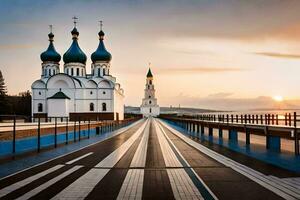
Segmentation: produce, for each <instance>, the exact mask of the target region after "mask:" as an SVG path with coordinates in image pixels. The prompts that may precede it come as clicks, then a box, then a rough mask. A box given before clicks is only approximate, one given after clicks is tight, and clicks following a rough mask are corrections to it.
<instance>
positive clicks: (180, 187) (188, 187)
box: [167, 168, 204, 200]
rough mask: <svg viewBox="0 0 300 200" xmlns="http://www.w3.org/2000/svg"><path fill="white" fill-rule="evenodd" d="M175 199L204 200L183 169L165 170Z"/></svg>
mask: <svg viewBox="0 0 300 200" xmlns="http://www.w3.org/2000/svg"><path fill="white" fill-rule="evenodd" d="M167 173H168V176H169V179H170V184H171V187H172V191H173V194H174V197H175V199H183V200H185V199H204V198H203V197H202V196H201V194H200V192H199V191H198V189H197V188H196V187H195V185H194V183H193V181H192V180H191V179H190V177H189V176H188V174H187V173H186V172H185V170H184V169H182V168H181V169H167Z"/></svg>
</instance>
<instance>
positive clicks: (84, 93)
mask: <svg viewBox="0 0 300 200" xmlns="http://www.w3.org/2000/svg"><path fill="white" fill-rule="evenodd" d="M71 34H72V44H71V46H70V48H69V49H68V50H67V51H66V52H65V54H64V55H63V62H64V65H63V69H62V70H61V69H60V64H59V63H60V60H61V56H60V54H59V53H57V51H56V50H55V48H54V44H53V41H54V40H53V39H54V34H53V33H52V30H51V31H50V33H49V35H48V36H49V46H48V49H47V50H46V51H45V52H43V53H42V54H41V56H40V57H41V60H42V74H41V78H40V79H39V80H36V81H35V82H34V83H33V84H32V86H31V88H32V116H33V117H41V118H45V119H46V118H47V117H60V118H63V119H66V118H68V119H69V120H74V119H79V118H80V119H82V120H88V119H90V120H123V119H124V91H123V89H122V88H121V86H120V84H119V83H117V81H116V78H115V77H113V76H112V75H111V74H110V67H111V66H110V61H111V59H112V56H111V54H110V53H109V52H108V51H107V50H106V48H105V46H104V42H103V40H104V32H103V31H102V24H101V28H100V32H99V33H98V35H99V45H98V48H97V49H96V51H95V52H94V53H92V55H91V60H92V65H91V74H87V73H86V61H87V56H86V54H85V53H84V52H83V51H82V50H81V48H80V47H79V44H78V36H79V32H78V30H77V28H76V22H74V28H73V30H72V31H71Z"/></svg>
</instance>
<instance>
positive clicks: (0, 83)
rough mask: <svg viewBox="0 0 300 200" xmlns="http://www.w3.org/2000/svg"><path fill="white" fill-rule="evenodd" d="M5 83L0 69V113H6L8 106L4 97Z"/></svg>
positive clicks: (5, 91)
mask: <svg viewBox="0 0 300 200" xmlns="http://www.w3.org/2000/svg"><path fill="white" fill-rule="evenodd" d="M6 93H7V90H6V85H5V81H4V78H3V75H2V72H1V70H0V114H6V113H7V110H8V107H7V99H6Z"/></svg>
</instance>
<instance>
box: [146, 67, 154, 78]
mask: <svg viewBox="0 0 300 200" xmlns="http://www.w3.org/2000/svg"><path fill="white" fill-rule="evenodd" d="M149 77H153V75H152V72H151V69H150V68H149V70H148V73H147V78H149Z"/></svg>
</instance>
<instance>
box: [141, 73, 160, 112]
mask: <svg viewBox="0 0 300 200" xmlns="http://www.w3.org/2000/svg"><path fill="white" fill-rule="evenodd" d="M144 91H145V95H144V98H143V100H142V105H141V107H140V109H141V114H142V115H143V116H144V117H151V116H152V117H156V116H158V115H159V113H160V108H159V105H158V104H157V99H156V97H155V89H154V84H153V75H152V72H151V69H150V68H149V70H148V73H147V78H146V87H145V90H144Z"/></svg>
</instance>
